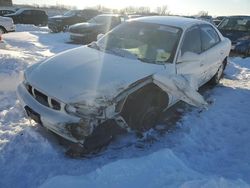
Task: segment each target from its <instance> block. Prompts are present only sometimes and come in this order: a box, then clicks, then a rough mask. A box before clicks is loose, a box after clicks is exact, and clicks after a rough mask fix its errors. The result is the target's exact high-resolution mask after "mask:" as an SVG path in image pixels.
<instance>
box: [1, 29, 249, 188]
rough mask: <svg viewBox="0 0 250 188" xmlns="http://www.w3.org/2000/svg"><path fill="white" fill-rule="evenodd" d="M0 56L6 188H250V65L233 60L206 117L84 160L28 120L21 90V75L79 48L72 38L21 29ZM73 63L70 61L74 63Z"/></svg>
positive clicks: (8, 37)
mask: <svg viewBox="0 0 250 188" xmlns="http://www.w3.org/2000/svg"><path fill="white" fill-rule="evenodd" d="M3 37H4V40H5V41H6V42H7V43H8V44H9V47H8V48H9V49H8V50H3V49H0V187H5V188H7V187H39V186H41V187H46V188H47V187H102V188H105V187H108V188H110V187H119V188H120V187H171V188H172V187H181V188H196V187H197V188H198V187H204V188H222V187H223V188H224V187H225V188H228V187H230V188H236V187H241V188H247V187H250V147H249V143H250V116H249V111H250V100H249V98H250V58H247V59H241V58H232V59H230V63H229V65H228V67H227V69H226V75H225V78H224V79H222V81H221V84H220V85H219V86H217V87H215V88H213V89H211V90H207V91H205V93H204V95H205V96H206V100H208V101H212V103H211V104H210V106H209V107H208V109H207V110H203V111H200V110H198V109H195V108H190V109H191V110H188V111H187V112H186V113H184V115H183V117H182V118H181V120H180V121H179V122H178V123H176V125H175V126H174V128H172V129H171V130H170V131H168V132H165V133H160V132H157V131H152V132H149V133H148V135H147V136H145V137H146V139H142V140H136V138H135V137H134V135H130V134H127V135H124V136H122V137H120V138H117V139H116V140H115V141H114V142H112V143H111V144H110V145H109V146H108V147H107V148H106V149H105V150H103V151H101V152H100V153H98V154H96V155H90V156H88V157H86V158H81V159H70V158H68V157H66V156H65V155H64V150H65V148H64V147H62V146H61V145H59V144H58V142H57V140H56V138H55V137H54V136H53V135H52V134H51V133H49V132H47V131H46V130H44V128H42V127H40V126H39V125H37V124H35V123H33V122H30V121H29V120H28V119H27V118H25V116H24V114H23V112H22V109H21V108H20V107H19V105H18V101H17V97H16V94H15V88H16V86H17V84H18V83H19V82H20V80H21V79H22V71H23V70H25V69H26V67H27V66H29V65H30V64H33V63H37V62H39V61H41V60H43V59H45V58H47V57H49V56H52V55H54V54H56V53H59V52H61V51H64V50H66V49H70V48H73V47H77V45H72V44H68V43H65V42H67V41H68V38H69V36H68V34H67V33H58V34H52V33H49V31H48V29H47V28H38V27H34V26H24V25H18V26H17V32H15V33H9V34H5V35H4V36H3ZM69 63H70V62H69Z"/></svg>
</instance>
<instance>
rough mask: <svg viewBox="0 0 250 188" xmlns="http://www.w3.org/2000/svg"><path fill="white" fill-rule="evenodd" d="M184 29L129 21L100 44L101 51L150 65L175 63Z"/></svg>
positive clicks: (102, 39) (101, 40)
mask: <svg viewBox="0 0 250 188" xmlns="http://www.w3.org/2000/svg"><path fill="white" fill-rule="evenodd" d="M180 36H181V29H179V28H175V27H170V26H165V25H158V24H153V23H142V22H136V21H134V22H126V23H124V24H121V25H120V26H118V27H116V28H115V29H114V30H112V31H111V32H109V33H108V34H107V35H105V36H104V37H103V38H101V39H100V40H99V41H98V44H97V45H98V46H99V49H103V50H105V51H106V52H107V53H112V54H115V55H118V56H122V57H127V58H133V59H139V60H141V61H143V62H147V63H159V64H160V63H165V62H172V61H173V58H174V54H175V51H176V47H177V44H178V41H179V39H180Z"/></svg>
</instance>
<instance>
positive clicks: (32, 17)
mask: <svg viewBox="0 0 250 188" xmlns="http://www.w3.org/2000/svg"><path fill="white" fill-rule="evenodd" d="M5 16H7V17H11V18H12V19H13V21H14V23H15V24H34V25H42V26H45V25H47V22H48V15H47V14H46V12H45V11H43V10H39V9H29V8H22V9H19V10H17V11H16V12H15V13H13V14H7V15H5Z"/></svg>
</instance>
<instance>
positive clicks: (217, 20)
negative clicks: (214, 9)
mask: <svg viewBox="0 0 250 188" xmlns="http://www.w3.org/2000/svg"><path fill="white" fill-rule="evenodd" d="M224 18H226V16H218V17H216V18H214V19H213V22H214V24H215V25H219V24H220V22H221V21H222V20H223V19H224Z"/></svg>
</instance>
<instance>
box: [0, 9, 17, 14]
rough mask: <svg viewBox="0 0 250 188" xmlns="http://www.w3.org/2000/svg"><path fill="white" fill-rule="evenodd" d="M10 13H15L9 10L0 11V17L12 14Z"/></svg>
mask: <svg viewBox="0 0 250 188" xmlns="http://www.w3.org/2000/svg"><path fill="white" fill-rule="evenodd" d="M12 13H15V11H14V10H11V9H0V16H4V15H6V14H12Z"/></svg>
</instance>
